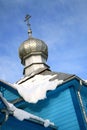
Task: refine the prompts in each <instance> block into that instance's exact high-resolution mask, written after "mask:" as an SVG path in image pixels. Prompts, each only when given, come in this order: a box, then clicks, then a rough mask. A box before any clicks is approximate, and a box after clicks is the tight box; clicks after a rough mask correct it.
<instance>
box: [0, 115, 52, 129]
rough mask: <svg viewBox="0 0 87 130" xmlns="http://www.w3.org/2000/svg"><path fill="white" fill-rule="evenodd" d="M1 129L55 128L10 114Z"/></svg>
mask: <svg viewBox="0 0 87 130" xmlns="http://www.w3.org/2000/svg"><path fill="white" fill-rule="evenodd" d="M0 130H53V129H52V128H50V127H44V126H43V125H40V124H38V123H34V122H31V121H27V120H24V121H19V120H17V119H16V118H14V117H13V116H10V117H9V119H8V121H7V122H5V124H4V125H3V126H2V127H0Z"/></svg>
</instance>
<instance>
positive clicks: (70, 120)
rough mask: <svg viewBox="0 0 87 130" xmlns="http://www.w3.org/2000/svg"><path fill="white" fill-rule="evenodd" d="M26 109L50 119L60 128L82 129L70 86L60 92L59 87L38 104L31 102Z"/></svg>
mask: <svg viewBox="0 0 87 130" xmlns="http://www.w3.org/2000/svg"><path fill="white" fill-rule="evenodd" d="M25 110H26V111H28V112H31V113H33V114H35V115H37V116H40V117H42V118H44V119H50V121H52V122H54V123H55V125H56V126H58V130H80V128H79V123H78V120H77V116H76V112H75V109H74V105H73V102H72V97H71V93H70V88H68V89H65V90H64V91H62V92H59V91H58V89H57V90H56V91H55V92H54V93H53V94H49V96H48V98H47V99H45V100H43V101H39V102H38V103H37V104H29V105H28V107H27V108H25Z"/></svg>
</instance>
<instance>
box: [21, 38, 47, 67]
mask: <svg viewBox="0 0 87 130" xmlns="http://www.w3.org/2000/svg"><path fill="white" fill-rule="evenodd" d="M38 54H40V55H43V56H44V58H45V59H46V60H47V58H48V47H47V45H46V44H45V43H44V42H43V41H42V40H39V39H36V38H33V37H31V38H29V39H28V40H26V41H24V42H23V43H22V44H21V45H20V47H19V57H20V59H21V63H22V64H23V65H24V64H25V63H24V61H25V59H26V58H27V57H29V56H31V55H38Z"/></svg>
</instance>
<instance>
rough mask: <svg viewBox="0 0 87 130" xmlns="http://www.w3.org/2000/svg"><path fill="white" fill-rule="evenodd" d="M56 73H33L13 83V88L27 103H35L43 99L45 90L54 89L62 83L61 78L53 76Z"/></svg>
mask: <svg viewBox="0 0 87 130" xmlns="http://www.w3.org/2000/svg"><path fill="white" fill-rule="evenodd" d="M56 76H57V75H41V74H38V75H35V76H34V77H33V78H31V79H28V80H26V81H24V79H23V81H24V82H23V83H21V84H20V82H22V80H21V81H19V82H18V83H16V84H14V88H15V89H17V91H18V93H19V94H20V95H21V97H23V99H24V100H25V101H27V102H29V103H37V102H38V101H39V100H42V99H45V98H46V94H47V91H49V90H55V89H56V87H57V86H58V85H60V84H62V83H63V80H58V79H57V78H55V77H56Z"/></svg>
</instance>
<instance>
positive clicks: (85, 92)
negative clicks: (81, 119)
mask: <svg viewBox="0 0 87 130" xmlns="http://www.w3.org/2000/svg"><path fill="white" fill-rule="evenodd" d="M80 93H81V97H82V101H83V105H84V109H85V112H86V116H87V87H82V88H81V91H80Z"/></svg>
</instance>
